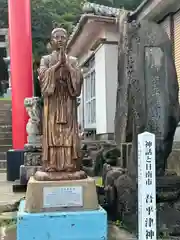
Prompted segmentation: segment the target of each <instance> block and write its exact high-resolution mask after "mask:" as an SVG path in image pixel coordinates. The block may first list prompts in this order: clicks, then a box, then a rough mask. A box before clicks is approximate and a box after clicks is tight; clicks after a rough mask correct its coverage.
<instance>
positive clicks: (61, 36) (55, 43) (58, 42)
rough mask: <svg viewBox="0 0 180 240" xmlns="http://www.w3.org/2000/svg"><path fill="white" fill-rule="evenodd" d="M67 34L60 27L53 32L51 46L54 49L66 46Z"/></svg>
mask: <svg viewBox="0 0 180 240" xmlns="http://www.w3.org/2000/svg"><path fill="white" fill-rule="evenodd" d="M66 44H67V34H66V32H65V31H63V30H61V29H59V30H56V31H55V32H52V35H51V46H52V48H53V49H54V50H59V49H60V48H62V47H66Z"/></svg>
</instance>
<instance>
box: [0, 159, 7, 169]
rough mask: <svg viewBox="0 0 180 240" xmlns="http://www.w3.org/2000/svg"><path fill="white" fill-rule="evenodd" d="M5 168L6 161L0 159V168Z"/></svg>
mask: <svg viewBox="0 0 180 240" xmlns="http://www.w3.org/2000/svg"><path fill="white" fill-rule="evenodd" d="M6 168H7V161H6V160H0V169H6Z"/></svg>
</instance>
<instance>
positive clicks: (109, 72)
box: [77, 25, 118, 134]
mask: <svg viewBox="0 0 180 240" xmlns="http://www.w3.org/2000/svg"><path fill="white" fill-rule="evenodd" d="M102 37H105V38H106V39H107V40H108V41H118V33H117V28H116V26H115V25H114V26H113V25H111V26H106V25H105V26H104V27H103V28H102V29H101V31H100V32H99V33H98V35H96V36H94V39H93V42H89V43H88V44H87V45H86V49H83V50H82V52H81V54H80V55H79V56H77V57H78V62H79V65H80V66H83V63H84V62H85V61H86V59H88V57H89V56H90V55H91V54H92V51H90V47H91V46H92V43H94V42H95V41H96V40H97V39H98V38H102ZM95 71H96V133H97V134H106V133H113V132H114V115H115V106H116V87H117V45H111V44H104V45H101V46H100V47H99V48H98V49H97V50H96V51H95ZM83 98H84V94H83V93H82V94H81V104H80V106H79V107H78V122H79V123H80V124H81V126H82V127H85V126H84V116H83V114H84V112H85V111H84V101H83Z"/></svg>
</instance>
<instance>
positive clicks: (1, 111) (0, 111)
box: [0, 109, 12, 117]
mask: <svg viewBox="0 0 180 240" xmlns="http://www.w3.org/2000/svg"><path fill="white" fill-rule="evenodd" d="M11 115H12V112H11V110H10V109H8V110H4V109H0V117H4V116H11Z"/></svg>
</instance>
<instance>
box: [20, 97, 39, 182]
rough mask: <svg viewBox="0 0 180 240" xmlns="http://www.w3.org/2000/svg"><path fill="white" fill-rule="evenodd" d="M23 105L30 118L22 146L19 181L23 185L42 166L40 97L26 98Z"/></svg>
mask: <svg viewBox="0 0 180 240" xmlns="http://www.w3.org/2000/svg"><path fill="white" fill-rule="evenodd" d="M24 105H25V107H26V110H27V112H28V115H29V117H30V118H29V120H28V123H27V126H26V130H27V134H28V137H27V143H26V144H25V146H24V150H25V153H24V165H22V166H21V167H20V183H21V184H23V185H24V184H27V182H28V180H29V178H30V177H31V176H33V175H34V173H35V172H36V171H37V170H41V168H42V167H41V166H42V161H41V157H42V144H41V139H42V137H41V103H40V98H38V97H32V98H26V99H25V100H24Z"/></svg>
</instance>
